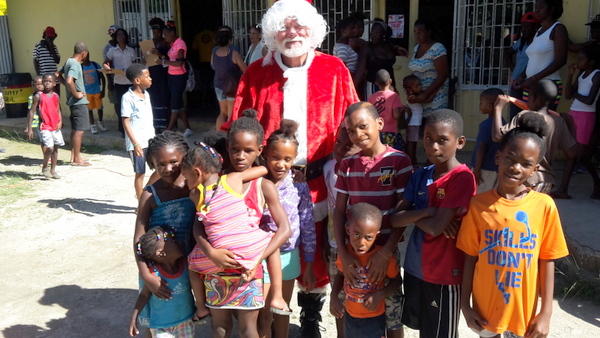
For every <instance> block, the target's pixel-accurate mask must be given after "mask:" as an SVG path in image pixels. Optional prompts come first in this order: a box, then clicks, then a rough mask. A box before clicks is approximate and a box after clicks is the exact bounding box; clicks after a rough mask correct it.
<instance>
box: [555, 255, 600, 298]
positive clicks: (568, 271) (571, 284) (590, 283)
mask: <svg viewBox="0 0 600 338" xmlns="http://www.w3.org/2000/svg"><path fill="white" fill-rule="evenodd" d="M555 276H556V281H555V286H554V290H555V297H556V298H560V299H562V300H566V299H573V298H575V299H584V300H587V301H591V302H592V303H594V304H596V305H600V275H598V276H593V275H591V274H590V272H588V271H585V270H582V269H581V268H580V267H579V265H578V264H577V261H575V259H573V257H567V258H564V259H561V260H560V262H557V264H556V274H555Z"/></svg>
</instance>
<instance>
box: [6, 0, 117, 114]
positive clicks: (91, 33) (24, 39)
mask: <svg viewBox="0 0 600 338" xmlns="http://www.w3.org/2000/svg"><path fill="white" fill-rule="evenodd" d="M113 13H114V12H113V1H112V0H78V1H72V0H53V1H39V0H8V16H9V28H10V35H11V39H12V47H13V55H14V68H15V72H18V73H21V72H25V73H31V74H32V75H33V74H35V69H34V68H33V58H32V53H33V47H34V46H35V44H36V43H37V42H38V41H40V40H41V38H42V33H43V31H44V29H46V27H47V26H52V27H54V28H55V29H56V33H57V35H58V36H57V38H56V40H55V43H56V46H57V47H58V51H59V53H60V55H61V66H62V65H63V64H64V63H65V61H66V60H67V59H68V58H69V57H71V56H72V55H73V46H74V45H75V43H76V42H77V41H84V42H85V43H86V44H87V45H88V47H89V50H90V59H91V60H92V61H96V62H98V63H102V62H103V60H102V50H103V48H104V46H105V45H106V43H107V42H108V40H109V36H108V34H107V31H108V27H109V26H110V25H112V24H113V23H114V14H113ZM63 89H64V87H62V88H61V90H63ZM65 96H66V95H65V92H64V90H63V91H62V95H61V100H62V103H63V114H67V115H68V110H67V109H65V108H66V105H65V104H64V102H65V101H64V100H65ZM104 105H105V108H107V109H105V113H108V114H107V117H113V116H114V110H113V108H112V105H111V104H109V102H108V98H105V99H104ZM115 118H116V117H115Z"/></svg>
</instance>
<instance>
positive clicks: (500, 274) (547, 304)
mask: <svg viewBox="0 0 600 338" xmlns="http://www.w3.org/2000/svg"><path fill="white" fill-rule="evenodd" d="M548 128H549V126H548V125H547V124H546V122H545V121H544V118H543V117H542V116H541V115H539V114H535V113H527V114H523V116H522V119H521V122H520V124H519V126H518V127H517V128H514V129H512V130H511V131H509V132H508V133H507V134H506V135H505V136H504V137H503V138H502V144H501V146H500V151H499V152H498V153H497V155H496V163H498V173H499V175H498V187H497V188H496V189H493V190H490V191H487V192H485V193H483V194H480V195H477V196H475V197H473V199H471V204H470V206H469V212H468V213H467V215H466V216H465V217H464V219H463V221H462V225H461V228H460V232H459V233H458V240H457V246H458V248H460V249H461V250H463V251H464V252H465V253H466V255H467V256H466V260H465V266H464V275H463V276H464V277H463V286H462V287H463V289H462V292H463V293H462V295H461V307H462V311H463V314H464V316H465V319H466V322H467V325H468V326H469V327H470V328H472V329H473V330H474V331H476V332H478V333H479V335H480V336H481V337H500V334H502V333H503V332H505V337H507V335H506V334H507V333H510V334H509V335H508V336H510V337H514V336H515V335H518V336H525V337H547V336H548V332H549V325H550V316H551V314H552V300H553V293H554V260H555V259H558V258H561V257H565V256H566V255H568V254H569V253H568V250H567V245H566V242H565V238H564V235H563V231H562V228H561V224H560V217H559V215H558V210H557V209H556V205H555V204H554V202H553V201H552V199H551V198H550V197H548V196H546V195H544V194H541V193H538V192H536V191H532V190H530V188H528V187H527V186H526V185H525V181H526V180H527V178H528V177H530V176H531V175H533V174H534V172H535V171H536V170H538V168H539V164H540V161H541V160H542V159H543V158H544V152H545V150H546V144H545V141H544V140H543V137H544V135H545V134H546V132H547V131H548ZM502 257H508V258H507V260H504V259H503V258H502ZM506 262H508V264H506ZM471 294H472V295H473V306H471V302H470V298H471ZM538 295H541V298H542V300H541V309H540V310H539V311H537V304H538ZM536 313H537V315H536Z"/></svg>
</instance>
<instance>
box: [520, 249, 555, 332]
mask: <svg viewBox="0 0 600 338" xmlns="http://www.w3.org/2000/svg"><path fill="white" fill-rule="evenodd" d="M538 266H539V272H538V273H539V278H540V284H541V290H540V294H541V296H542V307H541V309H540V312H539V313H538V314H537V315H536V316H535V318H533V320H532V321H531V322H530V323H529V327H528V328H527V333H525V337H547V336H548V333H549V332H550V317H552V299H553V298H554V261H553V260H546V259H540V261H539V263H538Z"/></svg>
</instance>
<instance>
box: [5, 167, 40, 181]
mask: <svg viewBox="0 0 600 338" xmlns="http://www.w3.org/2000/svg"><path fill="white" fill-rule="evenodd" d="M2 178H20V179H23V180H27V181H29V180H32V179H34V178H38V175H35V176H32V175H31V174H29V173H26V172H24V171H16V170H7V171H3V172H1V173H0V179H2Z"/></svg>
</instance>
